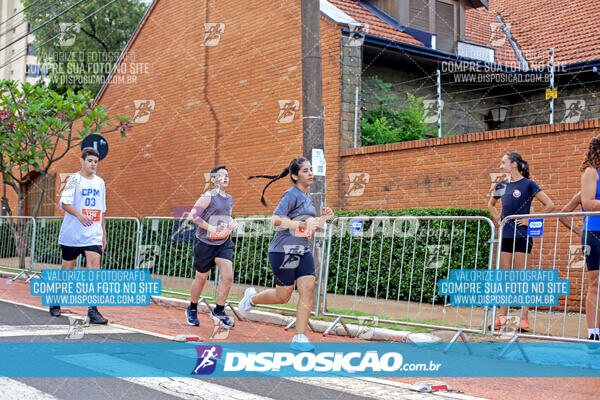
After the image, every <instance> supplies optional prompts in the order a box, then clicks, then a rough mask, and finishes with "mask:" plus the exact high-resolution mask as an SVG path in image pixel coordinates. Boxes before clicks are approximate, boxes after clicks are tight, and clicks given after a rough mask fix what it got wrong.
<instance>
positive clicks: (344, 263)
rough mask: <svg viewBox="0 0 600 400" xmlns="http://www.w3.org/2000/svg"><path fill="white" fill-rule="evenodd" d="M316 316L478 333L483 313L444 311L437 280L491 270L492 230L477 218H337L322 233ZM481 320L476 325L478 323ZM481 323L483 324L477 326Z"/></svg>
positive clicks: (482, 310) (448, 308)
mask: <svg viewBox="0 0 600 400" xmlns="http://www.w3.org/2000/svg"><path fill="white" fill-rule="evenodd" d="M328 229H329V232H328V237H327V255H326V262H325V265H324V267H323V268H324V269H325V272H324V275H323V278H322V279H321V280H320V285H324V287H323V288H320V289H319V293H321V291H323V293H324V295H323V299H322V304H321V305H322V313H323V315H326V316H332V317H336V319H335V321H334V322H333V323H332V324H331V325H330V326H329V328H328V329H327V330H326V331H325V334H327V333H329V332H330V331H331V330H332V329H333V328H334V327H336V326H337V324H338V323H341V324H342V326H343V327H344V329H345V330H346V332H347V333H348V335H350V332H349V330H348V328H347V327H346V325H345V324H344V320H345V319H346V320H347V319H353V320H358V321H359V323H364V322H365V321H367V322H369V323H370V324H376V325H377V324H380V323H384V324H399V325H408V326H415V327H423V328H434V329H446V330H454V331H457V333H456V336H455V338H454V339H453V340H452V341H453V342H454V340H456V339H457V338H458V337H462V339H463V340H464V339H465V337H464V336H463V334H462V333H463V332H473V333H482V332H483V330H484V326H485V319H486V315H487V310H486V308H485V307H452V306H450V305H449V299H448V297H447V296H443V297H442V296H439V295H438V294H437V292H438V281H439V280H440V279H447V278H448V277H449V271H450V270H451V269H485V270H489V269H491V268H492V265H493V251H492V248H493V240H494V231H495V228H494V224H493V223H492V221H491V220H490V219H488V218H485V217H479V216H474V217H470V216H458V217H438V216H420V217H408V216H407V217H358V216H356V217H343V218H336V219H334V220H333V221H332V223H331V224H330V226H329V228H328ZM482 321H483V323H482ZM482 324H483V325H482Z"/></svg>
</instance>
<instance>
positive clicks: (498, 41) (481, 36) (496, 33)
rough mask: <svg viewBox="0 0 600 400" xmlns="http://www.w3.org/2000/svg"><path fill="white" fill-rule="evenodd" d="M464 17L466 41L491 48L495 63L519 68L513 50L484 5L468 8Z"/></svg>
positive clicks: (496, 21)
mask: <svg viewBox="0 0 600 400" xmlns="http://www.w3.org/2000/svg"><path fill="white" fill-rule="evenodd" d="M465 19H466V23H465V36H466V40H467V41H468V42H471V43H475V44H479V45H482V46H488V47H491V48H493V49H494V59H495V62H496V63H498V64H502V65H506V66H510V67H514V68H519V62H518V60H517V57H516V55H515V52H514V50H513V48H512V47H511V45H510V42H509V41H508V40H507V39H506V35H505V34H504V33H503V31H502V30H501V29H500V22H499V21H498V19H497V18H496V17H495V15H494V14H493V13H491V12H489V11H488V10H487V9H486V8H485V7H479V8H468V9H467V10H466V18H465ZM498 29H500V30H498Z"/></svg>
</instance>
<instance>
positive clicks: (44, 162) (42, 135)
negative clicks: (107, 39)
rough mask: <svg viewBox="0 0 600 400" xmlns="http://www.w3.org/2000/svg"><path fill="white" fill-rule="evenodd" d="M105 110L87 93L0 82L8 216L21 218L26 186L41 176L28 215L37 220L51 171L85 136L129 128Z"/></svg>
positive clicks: (18, 234) (1, 169)
mask: <svg viewBox="0 0 600 400" xmlns="http://www.w3.org/2000/svg"><path fill="white" fill-rule="evenodd" d="M105 110H106V107H101V106H97V105H96V104H95V103H94V100H93V98H92V97H91V93H90V92H89V91H88V92H79V93H77V94H75V93H74V92H73V91H72V90H67V91H66V92H65V93H64V94H59V93H57V92H55V91H53V90H51V89H49V88H48V87H46V86H45V85H43V84H42V83H39V84H36V85H32V84H30V83H23V84H21V85H20V87H19V83H18V82H15V81H10V80H3V81H0V174H1V175H2V179H3V187H4V190H3V195H2V205H3V208H4V209H5V210H6V211H7V213H8V215H18V216H21V215H22V214H23V207H24V203H25V195H26V189H27V185H29V184H30V183H31V181H32V179H33V178H34V177H37V176H39V177H40V182H41V184H40V186H41V187H40V191H39V194H38V197H37V199H35V206H34V210H33V213H32V216H33V217H34V218H35V217H37V215H38V212H39V209H40V205H41V202H42V198H43V195H44V191H45V190H46V181H47V176H48V171H49V170H50V167H51V166H52V165H53V164H54V163H55V162H57V161H58V160H60V159H61V158H63V157H64V156H65V155H66V154H67V153H68V152H69V150H71V149H72V148H74V147H76V146H78V145H80V144H81V141H82V140H83V139H84V138H85V137H86V136H88V135H89V134H91V133H103V134H105V133H109V132H120V133H121V135H122V136H124V135H125V133H126V131H128V130H130V129H131V124H130V123H129V119H128V118H126V117H123V116H119V115H115V116H114V117H113V118H110V117H109V115H108V114H107V113H106V111H105ZM109 120H112V121H113V122H112V123H111V122H110V121H109ZM7 186H8V187H10V188H12V189H13V190H14V192H15V193H16V196H17V204H16V210H13V209H12V208H11V207H10V204H9V202H8V198H7V195H6V187H7ZM14 211H16V213H15V212H14ZM12 231H13V236H14V237H15V240H18V241H19V243H21V244H20V245H19V246H17V248H25V247H23V246H22V244H23V241H24V237H23V232H22V230H19V229H16V228H15V229H12ZM21 255H22V254H21ZM22 261H23V262H24V260H22Z"/></svg>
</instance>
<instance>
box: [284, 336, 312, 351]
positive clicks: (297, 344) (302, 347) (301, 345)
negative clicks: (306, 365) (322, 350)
mask: <svg viewBox="0 0 600 400" xmlns="http://www.w3.org/2000/svg"><path fill="white" fill-rule="evenodd" d="M290 348H291V349H292V350H297V351H301V352H311V353H312V352H313V351H315V346H313V345H312V344H310V342H309V341H308V338H307V337H306V336H305V335H304V334H299V335H295V336H294V338H293V339H292V343H291V344H290Z"/></svg>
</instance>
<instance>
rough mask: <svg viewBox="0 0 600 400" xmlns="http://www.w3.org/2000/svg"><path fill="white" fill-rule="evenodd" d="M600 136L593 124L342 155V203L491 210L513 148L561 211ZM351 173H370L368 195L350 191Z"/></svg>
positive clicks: (510, 131) (416, 143)
mask: <svg viewBox="0 0 600 400" xmlns="http://www.w3.org/2000/svg"><path fill="white" fill-rule="evenodd" d="M599 133H600V120H599V119H595V120H588V121H582V122H580V123H578V124H554V125H537V126H530V127H524V128H514V129H507V130H499V131H492V132H482V133H472V134H467V135H460V136H453V137H446V138H442V139H428V140H419V141H413V142H404V143H393V144H388V145H380V146H368V147H362V148H358V149H347V150H343V151H342V152H341V156H342V157H341V160H342V161H341V170H342V173H341V175H342V176H343V180H344V188H345V190H344V191H343V192H341V193H340V196H341V197H342V205H341V206H342V207H343V208H348V209H363V208H408V207H474V208H486V207H487V201H488V199H489V197H487V192H488V190H489V189H490V185H491V180H490V173H497V172H499V166H500V159H501V158H502V156H503V155H504V154H506V153H507V152H508V151H516V152H519V153H521V155H522V156H523V158H524V159H525V160H528V161H529V165H530V172H531V176H532V179H534V180H535V181H536V182H537V183H538V184H539V185H540V187H541V188H542V189H543V190H544V191H545V192H546V193H547V194H548V196H550V198H552V199H553V201H554V203H555V204H556V205H558V206H561V205H564V204H566V203H567V201H568V200H569V199H570V198H571V197H572V196H573V195H574V194H575V193H576V192H577V191H578V190H579V184H580V182H579V178H580V172H579V167H580V165H581V162H582V161H583V156H584V154H585V151H586V149H587V146H588V143H589V141H590V139H591V138H592V137H593V136H595V135H598V134H599ZM349 173H369V174H370V179H369V183H368V184H367V185H366V186H365V188H364V194H363V195H362V196H350V195H348V194H347V191H348V189H349V188H350V183H349V177H348V174H349ZM539 205H540V203H537V204H535V203H534V207H539Z"/></svg>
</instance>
